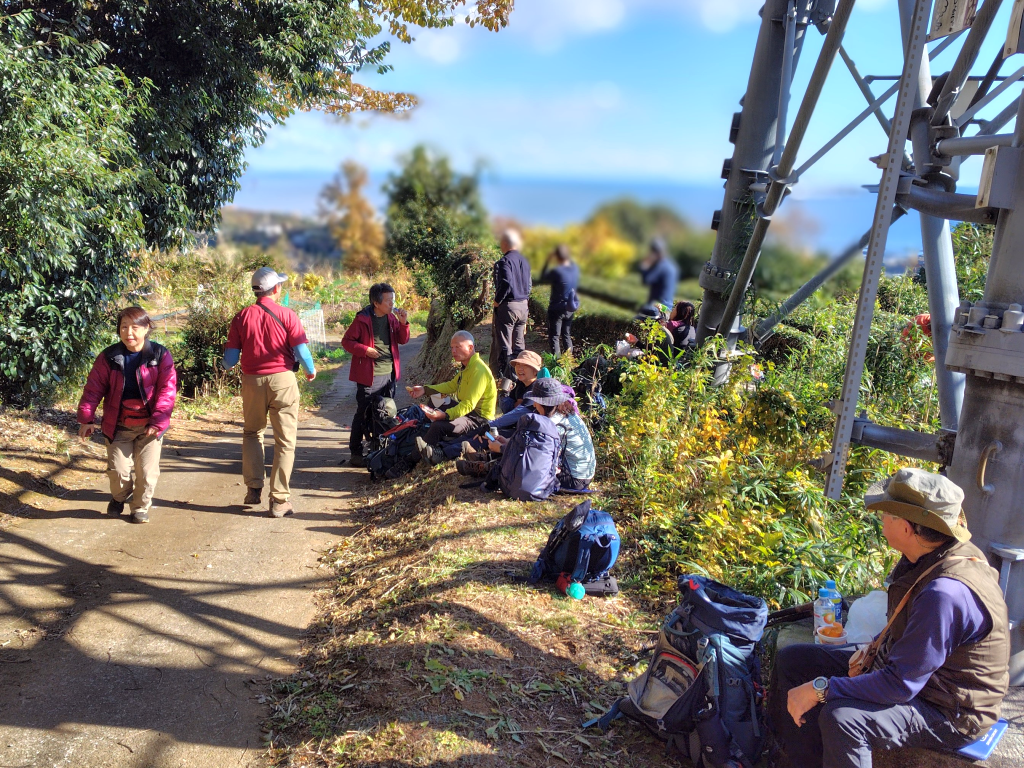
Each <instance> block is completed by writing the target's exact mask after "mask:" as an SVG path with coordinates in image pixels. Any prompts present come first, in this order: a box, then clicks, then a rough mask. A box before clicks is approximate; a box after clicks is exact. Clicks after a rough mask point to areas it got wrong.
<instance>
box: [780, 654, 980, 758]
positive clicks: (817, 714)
mask: <svg viewBox="0 0 1024 768" xmlns="http://www.w3.org/2000/svg"><path fill="white" fill-rule="evenodd" d="M851 655H853V652H852V651H850V650H839V649H835V648H828V647H825V646H821V645H812V644H806V645H803V644H802V645H790V646H787V647H786V648H783V649H782V650H781V651H779V653H778V655H777V656H776V658H775V670H774V672H773V674H772V682H771V686H770V692H769V701H768V714H769V716H770V718H771V723H772V728H773V730H774V731H775V737H776V739H777V740H778V741H779V745H780V746H781V747H782V749H783V751H785V753H786V756H787V757H788V758H789V760H790V762H791V764H792V766H793V768H819V766H823V768H871V752H872V750H875V751H881V750H889V749H897V748H899V747H917V748H919V749H935V750H939V751H956V750H958V749H960V747H962V746H964V745H965V744H967V743H968V742H969V741H970V739H969V738H967V737H966V736H964V735H963V734H961V733H960V732H959V731H957V730H956V729H955V728H954V727H953V724H952V723H950V722H949V720H948V719H947V718H946V716H945V715H943V714H942V713H941V712H940V711H939V710H937V709H936V708H935V707H933V706H932V705H930V704H927V703H925V702H923V701H920V700H918V699H912V700H911V701H910V702H909V703H907V704H888V705H887V704H873V703H871V702H867V701H859V700H856V699H834V700H831V701H828V702H826V703H825V704H824V705H821V704H819V705H818V706H817V707H815V708H814V709H812V710H811V711H810V712H808V713H807V715H806V716H805V717H806V720H807V722H806V723H805V724H804V725H803V726H799V727H798V726H797V725H796V723H794V722H793V718H792V717H791V716H790V714H789V712H788V710H787V699H788V696H787V694H788V693H789V691H790V689H792V688H796V687H797V686H799V685H803V684H804V683H807V682H810V681H811V680H813V679H814V678H816V677H818V676H823V677H844V676H845V675H846V673H847V669H848V663H849V660H850V656H851Z"/></svg>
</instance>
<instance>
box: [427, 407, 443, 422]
mask: <svg viewBox="0 0 1024 768" xmlns="http://www.w3.org/2000/svg"><path fill="white" fill-rule="evenodd" d="M423 413H424V415H425V416H426V417H427V418H428V419H430V420H431V421H444V420H445V419H447V418H448V414H447V413H445V412H444V411H435V410H434V409H430V410H429V411H424V412H423Z"/></svg>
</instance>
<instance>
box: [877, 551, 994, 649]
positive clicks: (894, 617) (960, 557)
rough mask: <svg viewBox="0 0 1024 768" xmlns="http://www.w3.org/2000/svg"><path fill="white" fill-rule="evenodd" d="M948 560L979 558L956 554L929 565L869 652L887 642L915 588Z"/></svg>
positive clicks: (897, 607)
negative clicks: (890, 630) (897, 618)
mask: <svg viewBox="0 0 1024 768" xmlns="http://www.w3.org/2000/svg"><path fill="white" fill-rule="evenodd" d="M947 560H975V561H976V560H978V558H976V557H965V556H963V555H954V556H953V557H944V558H942V559H941V560H939V561H938V562H936V563H932V564H931V566H929V567H928V569H927V570H925V572H924V573H922V574H921V575H920V576H918V577H917V580H916V581H915V582H914V583H913V584H912V585H911V587H910V589H908V590H907V593H906V594H905V595H903V599H902V600H900V602H899V604H898V605H897V606H896V610H894V611H893V612H892V616H890V617H889V621H888V623H887V624H886V625H885V629H883V630H882V631H881V632H879V633H878V637H876V638H875V639H874V640H873V641H872V642H871V645H869V646H868V653H871V651H872V650H873V651H874V652H875V654H877V653H878V649H879V648H881V646H882V643H884V642H885V638H886V637H887V636H888V634H889V629H890V628H891V627H892V624H893V622H894V621H896V617H897V616H899V614H900V611H902V610H903V609H904V607H906V605H907V602H908V601H909V600H910V596H911V595H912V594H914V590H915V589H916V588H917V585H918V584H920V583H921V581H922V580H923V579H924V577H925V576H927V575H928V574H929V573H931V572H932V571H934V570H935V569H936V568H938V567H939V566H940V565H942V564H943V563H944V562H946V561H947ZM875 654H872V655H875Z"/></svg>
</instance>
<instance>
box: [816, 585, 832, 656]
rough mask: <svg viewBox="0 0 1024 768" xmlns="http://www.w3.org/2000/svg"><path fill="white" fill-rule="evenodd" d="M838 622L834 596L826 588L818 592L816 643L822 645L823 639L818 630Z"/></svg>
mask: <svg viewBox="0 0 1024 768" xmlns="http://www.w3.org/2000/svg"><path fill="white" fill-rule="evenodd" d="M835 621H836V609H835V604H834V603H833V602H832V596H831V595H830V594H829V592H828V590H827V589H826V588H825V587H822V588H821V589H819V590H818V599H817V600H815V601H814V642H815V643H817V644H819V645H820V644H821V638H820V637H819V636H818V630H819V629H821V628H822V627H827V626H828V625H829V624H835Z"/></svg>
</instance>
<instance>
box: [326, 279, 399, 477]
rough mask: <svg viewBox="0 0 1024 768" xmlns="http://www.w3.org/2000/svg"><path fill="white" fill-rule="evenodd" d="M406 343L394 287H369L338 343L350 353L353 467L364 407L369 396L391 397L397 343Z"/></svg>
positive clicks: (358, 458)
mask: <svg viewBox="0 0 1024 768" xmlns="http://www.w3.org/2000/svg"><path fill="white" fill-rule="evenodd" d="M408 342H409V316H408V313H407V312H406V311H405V310H404V309H395V289H394V288H392V287H391V286H390V285H388V284H387V283H377V284H375V285H372V286H370V304H369V305H368V306H366V307H365V308H363V310H362V311H360V312H359V314H357V315H356V316H355V319H353V320H352V324H351V325H350V326H349V327H348V329H347V330H346V331H345V336H344V338H342V340H341V346H343V347H344V348H345V350H346V351H347V352H349V353H350V354H351V355H352V365H351V366H350V367H349V372H348V378H349V380H350V381H354V382H355V383H356V415H355V416H353V417H352V431H351V433H350V434H349V439H348V445H349V450H350V451H351V453H352V459H351V463H352V466H354V467H361V466H363V437H364V436H365V433H366V431H367V428H368V427H369V426H370V425H369V422H368V420H367V413H366V412H367V410H368V408H369V406H370V403H371V402H372V401H373V398H374V397H376V396H377V395H380V396H381V397H392V398H393V397H394V396H395V382H396V381H398V346H399V344H407V343H408Z"/></svg>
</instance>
